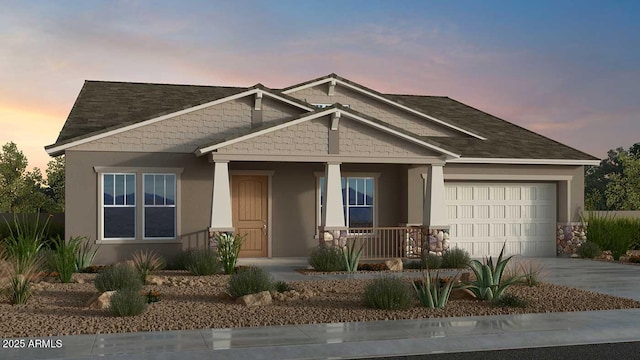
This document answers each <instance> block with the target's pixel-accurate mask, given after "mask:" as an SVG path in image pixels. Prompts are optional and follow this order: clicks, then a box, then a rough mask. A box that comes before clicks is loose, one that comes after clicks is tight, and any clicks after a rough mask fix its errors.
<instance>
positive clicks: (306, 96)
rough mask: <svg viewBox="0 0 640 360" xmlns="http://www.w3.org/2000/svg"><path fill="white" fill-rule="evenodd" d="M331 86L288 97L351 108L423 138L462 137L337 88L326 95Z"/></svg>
mask: <svg viewBox="0 0 640 360" xmlns="http://www.w3.org/2000/svg"><path fill="white" fill-rule="evenodd" d="M328 87H329V84H328V83H327V84H321V85H318V86H315V87H311V88H306V89H302V90H299V91H297V92H294V93H290V94H288V95H290V96H293V97H295V98H298V99H300V100H303V101H306V102H308V103H311V104H334V103H340V104H342V105H349V106H350V107H351V108H352V109H354V110H356V111H359V112H361V113H364V114H367V115H369V116H373V117H375V118H377V119H380V120H382V121H385V122H388V123H389V124H392V125H395V126H398V127H400V128H403V129H405V130H407V131H411V132H412V133H414V134H417V135H421V136H460V133H458V132H456V131H454V130H450V129H448V128H446V127H443V126H440V125H437V124H435V123H433V122H431V120H428V119H424V118H420V117H418V116H415V115H412V114H411V113H409V112H406V111H404V110H401V109H399V108H396V107H394V106H391V105H387V104H384V103H383V102H381V101H380V100H376V99H374V98H371V97H369V96H367V95H364V94H361V93H358V92H356V91H353V90H350V89H348V88H345V87H344V86H340V85H339V84H338V85H336V86H335V92H334V95H332V96H329V95H327V91H328Z"/></svg>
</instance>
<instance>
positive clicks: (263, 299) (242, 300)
mask: <svg viewBox="0 0 640 360" xmlns="http://www.w3.org/2000/svg"><path fill="white" fill-rule="evenodd" d="M236 302H237V303H239V304H243V305H245V306H265V305H271V303H272V299H271V293H270V292H268V291H263V292H259V293H257V294H249V295H245V296H242V297H239V298H238V299H237V300H236Z"/></svg>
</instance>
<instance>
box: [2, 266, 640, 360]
mask: <svg viewBox="0 0 640 360" xmlns="http://www.w3.org/2000/svg"><path fill="white" fill-rule="evenodd" d="M537 260H539V261H541V262H542V263H543V264H545V266H546V267H547V268H548V269H549V272H550V275H549V277H548V281H549V282H552V283H556V284H563V285H569V284H570V285H572V286H575V287H579V288H583V289H586V290H591V291H597V292H601V293H606V294H611V295H616V296H624V297H629V298H633V299H636V300H640V282H638V281H637V279H638V278H639V276H640V266H631V265H619V264H611V263H604V262H595V261H589V260H577V259H557V258H549V259H546V258H545V259H537ZM261 261H262V262H263V263H261V264H259V265H260V266H265V267H267V268H269V270H270V271H272V273H273V274H274V276H275V277H276V278H277V279H281V280H299V279H308V278H309V276H305V275H301V274H298V273H295V272H293V271H292V269H293V268H296V267H301V266H304V263H303V259H284V260H278V261H274V260H261ZM304 261H306V260H304ZM358 276H369V275H367V274H362V275H358ZM300 277H302V278H300ZM314 278H315V277H314ZM639 322H640V309H629V310H611V311H590V312H574V313H548V314H526V315H501V316H482V317H464V318H442V319H419V320H398V321H375V322H362V323H336V324H313V325H292V326H271V327H259V328H234V329H203V330H186V331H165V332H146V333H127V334H106V335H79V336H63V337H55V338H49V339H47V340H54V341H55V340H58V339H60V340H61V341H62V347H61V348H57V349H50V348H26V347H28V345H29V339H24V340H25V348H23V349H7V348H4V347H3V348H2V349H0V359H94V358H101V357H103V356H105V355H108V356H109V358H111V359H130V358H144V359H181V360H187V359H200V358H215V359H274V358H278V359H326V358H357V357H373V356H393V355H412V354H429V353H443V352H460V351H478V350H497V349H513V348H531V347H544V346H559V345H578V344H594V343H611V342H626V341H637V340H638V339H640V327H638V326H637V324H638V323H639ZM14 340H15V339H14ZM53 343H54V344H55V342H53ZM3 345H5V343H4V341H3ZM9 345H15V344H9Z"/></svg>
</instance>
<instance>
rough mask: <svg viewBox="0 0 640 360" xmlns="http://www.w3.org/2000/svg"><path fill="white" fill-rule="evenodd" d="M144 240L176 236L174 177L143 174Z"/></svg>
mask: <svg viewBox="0 0 640 360" xmlns="http://www.w3.org/2000/svg"><path fill="white" fill-rule="evenodd" d="M143 177H144V182H143V186H144V188H143V193H144V215H143V216H144V218H143V219H144V238H145V239H163V238H164V239H170V238H174V237H175V236H176V175H175V174H144V175H143Z"/></svg>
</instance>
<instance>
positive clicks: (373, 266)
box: [358, 263, 404, 271]
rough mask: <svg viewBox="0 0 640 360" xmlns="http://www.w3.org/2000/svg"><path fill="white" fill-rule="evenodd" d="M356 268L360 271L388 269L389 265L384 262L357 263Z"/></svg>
mask: <svg viewBox="0 0 640 360" xmlns="http://www.w3.org/2000/svg"><path fill="white" fill-rule="evenodd" d="M403 265H404V264H403ZM358 270H360V271H385V270H389V267H388V266H387V264H385V263H372V264H359V265H358Z"/></svg>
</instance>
